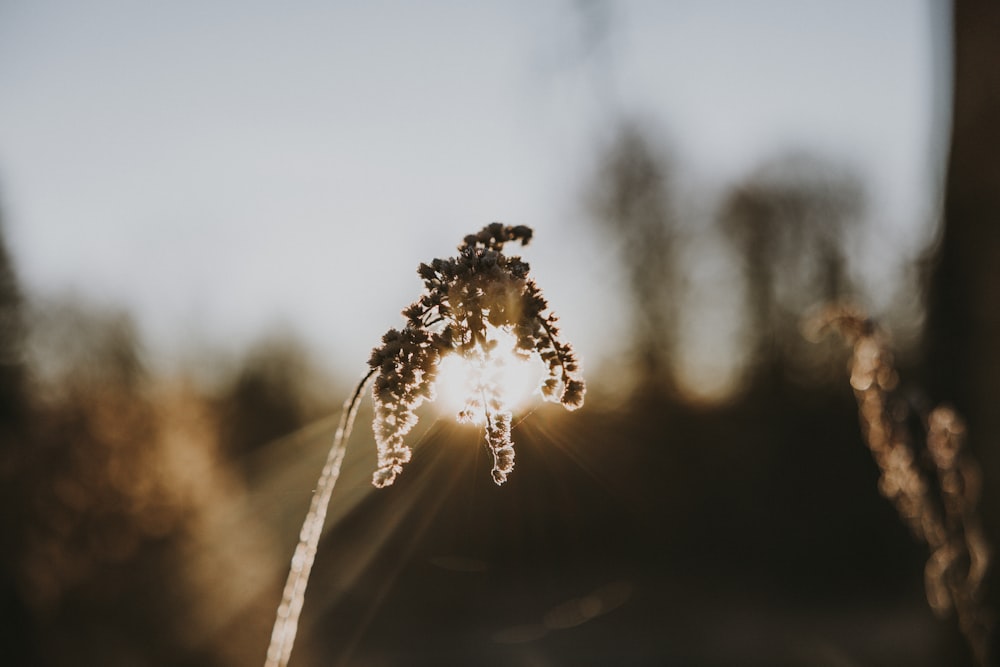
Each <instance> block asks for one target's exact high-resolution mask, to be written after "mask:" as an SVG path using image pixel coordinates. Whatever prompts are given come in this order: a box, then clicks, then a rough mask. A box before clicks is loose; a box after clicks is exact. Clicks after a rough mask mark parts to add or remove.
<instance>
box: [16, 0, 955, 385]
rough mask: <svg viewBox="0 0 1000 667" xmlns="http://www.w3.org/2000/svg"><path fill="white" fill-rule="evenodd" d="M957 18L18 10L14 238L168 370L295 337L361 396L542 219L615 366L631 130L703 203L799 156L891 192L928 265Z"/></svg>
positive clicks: (596, 358) (912, 11)
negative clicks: (443, 297) (461, 285)
mask: <svg viewBox="0 0 1000 667" xmlns="http://www.w3.org/2000/svg"><path fill="white" fill-rule="evenodd" d="M944 5H945V3H943V2H941V3H934V2H931V1H930V0H928V2H926V3H925V2H918V1H916V0H880V1H879V2H869V1H868V0H829V1H823V2H820V1H810V2H807V1H803V0H784V1H776V2H752V3H751V2H743V1H740V0H731V1H728V2H724V1H718V0H716V1H700V2H695V1H693V0H692V1H682V0H675V1H664V2H616V3H612V4H611V5H610V6H604V7H603V8H602V6H601V5H597V4H594V3H568V2H550V3H535V2H500V1H496V2H457V1H456V2H422V3H415V2H395V3H389V2H356V3H346V2H325V1H324V2H319V1H316V2H285V3H275V2H272V3H264V2H248V1H241V2H235V1H229V0H227V1H218V2H189V1H181V0H178V1H176V2H163V3H137V2H133V1H129V0H121V1H119V2H112V1H105V0H92V1H90V2H73V1H69V0H63V1H59V0H7V1H6V2H4V3H3V4H2V5H0V91H2V97H0V206H2V210H3V214H4V225H5V232H6V234H7V237H8V240H9V242H10V245H11V248H12V250H13V253H14V256H15V260H16V263H17V267H18V269H19V270H20V273H21V275H22V277H23V279H24V280H25V282H26V284H27V285H28V287H29V289H30V290H32V291H33V292H36V293H45V294H51V293H61V292H66V291H71V292H73V293H75V294H77V295H79V296H80V297H81V298H87V299H91V300H96V301H98V302H100V303H111V304H121V305H123V306H126V307H127V308H129V309H130V310H131V311H132V312H134V314H135V316H136V319H137V321H138V322H139V324H140V326H141V329H142V331H143V333H144V334H145V335H146V336H147V337H148V338H149V339H150V340H151V341H152V347H153V348H154V349H157V350H160V352H161V354H165V355H167V356H168V357H169V355H171V354H174V353H176V352H177V350H179V349H180V348H181V347H182V346H183V345H184V344H186V342H187V341H191V340H195V341H201V342H206V341H208V342H211V343H212V344H213V345H216V346H223V347H229V346H231V347H232V348H233V349H237V348H239V347H241V346H243V345H245V344H246V343H247V341H249V340H251V339H252V338H254V337H255V336H256V335H258V334H259V333H260V332H262V331H263V330H266V329H267V328H269V327H272V326H273V325H274V323H276V322H280V323H283V324H284V325H287V326H290V327H292V328H294V329H295V330H297V331H299V332H300V333H301V334H302V336H303V337H304V338H305V340H306V341H308V342H309V343H310V344H311V345H313V346H314V347H315V349H316V350H317V351H318V352H319V353H320V354H321V357H322V358H323V359H325V360H327V363H328V365H329V367H330V368H336V369H339V370H345V371H347V372H349V373H352V374H353V373H355V372H357V371H360V369H361V368H362V367H363V364H364V361H365V359H367V356H368V351H369V349H370V347H371V346H372V345H373V344H374V343H375V342H377V340H378V337H379V336H380V335H381V333H382V332H383V331H384V330H385V329H386V328H387V327H388V326H391V325H396V324H397V323H399V322H400V318H399V314H398V313H399V310H400V309H401V308H402V307H403V306H405V305H406V304H407V303H408V302H410V301H411V300H413V299H414V298H415V297H416V296H417V295H418V290H419V287H420V285H419V280H418V278H417V277H416V274H415V269H416V265H417V263H418V262H420V261H423V260H428V259H430V258H432V257H434V256H443V255H450V254H452V253H453V251H454V247H455V245H456V244H457V243H458V242H459V241H460V239H461V238H462V236H463V235H465V234H466V233H469V232H473V231H476V230H477V229H479V228H480V227H481V226H482V225H484V224H486V223H488V222H490V221H492V220H502V221H505V222H509V223H512V224H514V223H516V224H527V225H530V226H532V227H534V228H535V230H536V241H535V242H534V243H533V244H532V246H530V247H529V248H527V249H526V250H525V252H524V255H525V256H526V258H527V259H528V260H529V261H530V262H531V264H532V266H533V269H534V272H535V274H536V277H537V278H538V281H539V283H540V284H541V286H542V288H543V289H544V290H545V291H546V293H547V294H548V296H549V298H550V301H551V303H552V305H553V306H554V307H555V309H556V311H557V312H559V313H560V314H561V316H562V319H563V321H564V333H565V334H566V336H567V337H568V338H570V339H571V340H575V341H576V342H577V344H578V346H579V347H580V348H581V349H582V351H583V356H584V358H585V359H586V360H588V362H589V363H593V364H596V363H598V362H600V361H601V360H602V359H604V360H606V359H608V358H610V357H612V356H613V354H614V342H613V341H614V339H615V335H616V333H617V332H619V331H620V328H621V326H622V324H621V316H622V313H623V306H622V304H621V303H620V299H618V298H617V297H616V296H615V293H614V286H615V284H616V280H617V279H616V278H615V273H614V272H615V271H616V266H615V264H614V260H613V253H612V252H611V251H610V249H609V248H607V247H605V245H604V244H603V243H602V242H601V241H600V240H599V239H598V238H596V235H595V234H593V233H592V231H591V227H590V226H589V225H588V222H587V220H586V212H585V209H584V207H583V205H582V203H581V195H583V194H584V193H585V191H586V187H587V180H588V177H589V176H590V174H592V173H593V171H594V161H595V158H596V155H597V153H598V150H599V148H600V146H601V145H602V143H603V142H605V141H607V139H608V137H609V136H610V134H611V132H612V131H613V129H614V126H615V121H616V120H617V119H618V118H619V117H620V116H621V115H637V116H639V117H641V118H643V119H644V120H646V121H647V122H649V123H650V124H652V125H653V126H654V127H659V128H661V129H662V130H663V131H664V132H665V139H664V141H665V144H666V145H669V146H670V147H671V148H672V149H673V151H674V154H675V157H676V159H677V160H678V161H679V163H680V166H681V171H682V172H683V177H682V178H681V185H682V186H683V187H685V188H691V189H700V190H705V191H711V190H713V189H721V188H724V187H725V186H726V185H727V184H729V183H732V182H733V181H735V180H738V179H739V178H740V177H741V176H744V175H745V174H746V173H747V172H748V171H749V170H751V169H752V168H753V167H754V166H755V165H756V164H758V163H759V162H760V161H762V160H764V159H767V158H768V157H772V156H774V155H775V154H777V153H780V152H782V151H784V150H788V149H794V148H804V149H807V150H813V151H817V152H821V153H823V154H825V155H828V156H830V157H831V158H833V159H835V160H839V161H843V162H845V163H847V164H849V165H851V166H852V167H854V168H856V169H858V170H859V171H860V173H861V174H862V175H863V176H864V177H865V179H866V182H867V184H868V185H869V187H870V189H871V190H872V193H873V195H874V197H873V201H874V208H873V216H872V217H873V219H874V220H876V221H877V224H878V230H877V232H876V233H874V235H873V238H875V239H876V245H875V246H874V250H873V251H872V252H873V253H875V254H877V253H879V252H882V251H884V250H885V249H886V248H890V247H891V248H892V249H893V251H897V250H898V249H899V248H902V249H903V250H905V251H913V250H915V249H916V248H917V247H918V246H919V245H920V244H921V243H924V242H926V240H927V236H926V230H927V226H926V222H927V220H928V218H929V216H930V215H931V213H932V211H933V207H934V204H935V201H936V196H937V192H936V188H937V187H938V185H937V182H936V180H935V179H936V178H937V177H938V176H939V172H940V157H941V149H942V146H943V144H942V142H943V141H944V139H945V138H946V129H945V124H946V123H947V120H948V118H947V109H948V103H947V94H948V85H949V82H948V80H947V76H946V75H945V73H946V72H947V58H948V56H947V49H948V43H947V34H948V27H947V25H946V18H947V8H946V7H945V6H944ZM878 243H881V244H883V245H884V247H880V246H878V245H877V244H878ZM706 321H708V320H706ZM703 328H704V327H703ZM709 329H711V327H709ZM720 335H721V334H720ZM708 340H709V341H711V338H710V337H709V338H708ZM702 354H703V356H704V350H703V352H702ZM693 358H695V359H697V358H698V357H697V355H695V357H693Z"/></svg>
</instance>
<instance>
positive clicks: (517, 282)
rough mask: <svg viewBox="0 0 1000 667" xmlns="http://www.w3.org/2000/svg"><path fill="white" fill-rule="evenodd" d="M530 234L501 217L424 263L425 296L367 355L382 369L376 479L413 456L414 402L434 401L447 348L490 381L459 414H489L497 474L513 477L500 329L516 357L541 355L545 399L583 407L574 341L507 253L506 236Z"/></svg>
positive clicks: (520, 238)
mask: <svg viewBox="0 0 1000 667" xmlns="http://www.w3.org/2000/svg"><path fill="white" fill-rule="evenodd" d="M531 235H532V231H531V229H530V228H529V227H524V226H516V227H511V226H506V225H503V224H501V223H499V222H494V223H493V224H491V225H488V226H487V227H485V228H483V229H482V231H480V232H479V233H478V234H473V235H469V236H466V237H465V239H464V241H463V242H462V243H461V245H459V246H458V256H457V257H453V258H449V259H435V260H433V261H432V262H431V263H430V264H421V265H420V268H419V269H418V273H419V274H420V277H421V278H422V279H423V281H424V293H423V294H422V295H421V296H420V298H419V299H418V300H417V301H415V302H414V303H412V304H411V305H410V306H408V307H407V308H406V309H405V310H403V316H404V317H405V318H406V325H405V326H404V327H403V328H402V329H401V330H397V329H390V330H389V331H388V332H387V333H386V334H385V336H383V338H382V344H381V345H380V346H379V347H377V348H375V349H374V350H373V351H372V355H371V358H370V359H369V361H368V363H369V365H370V366H371V369H372V372H374V373H376V375H375V382H374V385H373V387H372V396H373V399H374V403H375V419H374V424H373V429H374V432H375V442H376V444H377V445H378V469H377V470H376V471H375V474H374V475H373V478H372V483H373V484H374V485H375V486H377V487H384V486H388V485H390V484H392V483H393V482H394V481H395V479H396V475H398V474H399V473H400V472H401V471H402V468H403V464H405V463H406V462H407V461H409V460H410V455H411V452H410V448H409V447H407V446H406V445H405V444H404V438H405V436H406V435H407V433H409V432H410V430H411V429H412V428H413V427H414V425H415V424H416V423H417V417H416V409H417V408H418V407H419V406H420V404H421V403H423V401H425V400H432V399H433V398H434V383H435V380H436V379H437V375H438V370H439V368H440V363H441V360H442V358H443V357H445V356H446V355H449V354H458V355H461V356H462V357H463V358H464V359H466V360H467V361H468V362H469V363H470V364H472V365H474V366H476V367H477V368H481V369H483V376H482V377H483V381H482V382H480V383H479V385H478V387H477V391H476V392H474V393H473V394H472V395H470V396H469V399H468V403H467V405H466V408H465V409H464V410H463V411H462V412H461V413H460V414H459V418H460V419H472V418H473V417H474V416H475V415H482V416H484V417H485V421H486V445H487V447H488V448H489V449H490V451H491V452H492V453H493V460H494V465H493V479H494V481H496V483H497V484H502V483H503V482H504V481H506V479H507V475H508V473H510V471H511V470H512V469H513V467H514V449H513V446H512V443H511V436H510V430H511V413H510V409H509V407H508V406H507V405H505V403H504V401H503V397H502V396H501V395H500V392H499V390H498V389H497V387H496V386H495V384H492V383H491V382H490V381H489V373H488V370H489V369H490V368H492V367H494V366H495V361H496V360H495V358H494V355H495V354H496V351H497V347H498V341H497V336H496V332H498V331H501V332H507V333H508V334H510V335H512V336H513V337H514V339H515V341H516V342H515V345H514V352H515V354H517V355H518V356H520V357H522V358H529V357H531V356H532V355H537V356H538V358H539V359H541V360H542V362H543V363H544V364H545V367H546V370H547V372H546V376H545V378H544V379H543V381H542V383H541V386H540V389H541V393H542V396H543V398H544V399H545V400H548V401H553V402H559V403H561V404H562V405H563V406H565V407H566V408H567V409H569V410H575V409H576V408H578V407H580V406H581V405H583V397H584V393H585V391H586V390H585V386H584V383H583V378H582V377H581V375H580V366H579V362H578V361H577V358H576V355H575V354H574V352H573V348H572V346H570V345H569V344H568V343H565V342H563V341H561V340H559V338H558V335H559V329H558V327H557V324H556V322H557V320H556V317H555V315H553V314H552V313H551V312H549V311H548V303H547V302H546V300H545V298H544V297H543V296H542V293H541V290H539V288H538V286H537V285H536V284H535V282H534V280H532V279H531V278H529V277H528V270H529V267H528V264H527V263H526V262H524V261H523V260H522V259H521V258H520V257H516V256H508V255H505V254H504V252H503V248H504V244H506V243H511V242H520V244H521V245H522V246H523V245H527V244H528V242H529V241H530V240H531Z"/></svg>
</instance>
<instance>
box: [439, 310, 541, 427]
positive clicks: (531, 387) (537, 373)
mask: <svg viewBox="0 0 1000 667" xmlns="http://www.w3.org/2000/svg"><path fill="white" fill-rule="evenodd" d="M487 336H488V338H489V339H490V340H495V341H496V342H497V344H496V347H495V348H494V349H493V350H491V351H490V352H489V354H488V355H486V354H484V355H481V356H480V357H479V358H477V359H469V358H466V357H462V356H461V355H458V354H450V355H448V356H446V357H445V358H444V359H442V360H441V366H440V370H439V372H438V377H437V385H436V388H437V398H436V399H435V401H434V405H435V406H436V409H437V410H438V411H440V412H441V413H442V414H443V415H445V416H449V417H455V416H456V415H458V413H459V412H461V411H462V410H464V409H466V408H467V407H468V404H469V399H470V398H475V397H480V396H482V395H483V393H484V390H486V388H487V387H491V389H492V391H493V392H495V393H496V395H497V397H498V398H499V399H500V401H501V404H502V406H503V409H505V410H509V411H511V412H517V411H518V410H520V409H523V408H525V407H527V406H528V405H529V404H530V403H531V402H532V401H533V400H537V398H538V397H540V396H541V394H540V392H539V391H538V384H539V381H540V378H542V377H544V376H545V366H544V364H542V362H541V360H539V359H538V358H536V357H534V356H533V357H531V358H530V359H524V358H522V357H519V356H518V355H517V354H515V352H514V346H515V344H516V343H517V339H516V338H515V336H514V335H513V334H511V333H508V332H506V331H504V330H502V329H497V328H494V327H489V328H488V331H487ZM487 391H488V390H487ZM485 419H486V416H485V412H484V411H483V410H482V408H481V407H480V408H479V409H477V410H475V411H473V413H472V420H471V421H473V422H474V423H477V424H479V423H483V422H484V421H485Z"/></svg>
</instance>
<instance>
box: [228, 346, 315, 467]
mask: <svg viewBox="0 0 1000 667" xmlns="http://www.w3.org/2000/svg"><path fill="white" fill-rule="evenodd" d="M313 367H314V365H313V364H311V363H310V361H309V357H308V354H307V352H306V351H305V348H304V347H303V346H302V344H301V343H300V342H299V341H297V340H296V339H294V338H293V337H291V336H290V335H287V334H277V335H272V336H270V337H268V338H265V339H263V340H261V341H260V342H258V343H257V344H256V345H255V346H254V348H253V349H252V350H250V352H249V354H248V355H247V357H246V359H245V360H244V361H243V363H242V364H241V366H240V368H239V369H238V370H237V371H236V374H235V376H234V377H233V378H232V380H231V381H230V383H229V384H228V386H227V387H226V388H224V389H223V392H222V395H221V396H220V399H219V414H220V419H221V423H220V428H221V434H220V435H221V438H220V439H221V441H222V447H223V451H225V452H226V453H227V454H229V455H231V456H237V457H238V456H240V455H242V454H246V453H248V452H249V451H251V450H253V449H254V448H256V447H259V446H260V445H264V444H266V443H268V442H270V441H271V440H274V439H275V438H279V437H281V436H283V435H288V434H289V433H291V432H293V431H295V430H296V429H298V428H299V427H301V426H302V425H303V424H305V423H306V421H307V420H308V418H309V417H315V416H316V414H315V413H316V410H315V409H311V408H310V406H314V407H318V405H319V403H318V402H317V401H313V400H312V399H313V397H314V395H315V391H314V390H315V383H314V380H315V379H316V378H315V374H314V373H312V372H310V369H312V368H313Z"/></svg>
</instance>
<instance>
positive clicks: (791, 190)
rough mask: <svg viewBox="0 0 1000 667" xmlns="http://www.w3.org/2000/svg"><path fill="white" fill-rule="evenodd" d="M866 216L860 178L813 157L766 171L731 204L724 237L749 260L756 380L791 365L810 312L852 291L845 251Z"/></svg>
mask: <svg viewBox="0 0 1000 667" xmlns="http://www.w3.org/2000/svg"><path fill="white" fill-rule="evenodd" d="M863 208H864V190H863V187H862V185H861V183H860V181H859V180H858V179H857V178H856V177H855V176H854V175H853V174H851V173H850V172H849V171H846V170H843V169H836V168H834V167H833V166H831V165H829V164H826V163H824V162H822V161H820V160H818V159H816V158H813V157H810V156H807V155H791V156H786V157H783V158H780V159H778V160H776V161H774V162H772V163H770V164H768V165H765V166H764V167H763V168H761V169H760V170H758V172H757V173H756V174H754V175H752V176H751V177H750V178H749V179H748V180H747V181H746V182H745V183H744V184H743V185H741V186H739V187H737V188H736V189H735V190H734V191H733V192H732V193H731V194H730V195H729V196H728V198H727V199H726V201H725V202H724V205H723V212H722V216H721V224H722V229H723V232H724V233H725V234H726V235H727V236H728V237H729V239H730V241H731V242H732V243H733V245H734V246H735V247H736V250H737V252H738V253H739V255H740V256H741V258H742V269H743V274H744V284H745V286H746V287H745V289H746V290H747V295H746V299H747V308H748V311H749V312H748V320H749V321H748V324H747V329H748V336H747V337H748V339H749V340H748V342H749V351H750V355H751V368H752V371H751V373H752V375H754V376H757V379H762V377H767V376H770V375H771V374H773V373H774V372H777V371H778V370H780V369H782V368H784V366H785V365H786V364H787V362H789V361H790V359H789V358H788V355H787V351H788V349H789V348H790V347H792V346H796V345H800V339H801V335H800V333H799V322H800V320H801V317H802V313H803V312H805V311H806V310H807V309H808V308H810V307H812V306H814V305H815V304H817V303H824V302H831V301H837V300H840V299H843V298H844V297H845V296H846V295H848V294H849V293H850V292H851V291H852V287H851V284H850V280H849V277H848V272H847V259H846V252H845V247H844V243H845V239H846V238H847V237H848V236H849V233H850V231H851V229H852V228H853V227H854V226H855V224H856V223H857V221H858V220H859V219H860V217H861V214H862V211H863Z"/></svg>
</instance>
